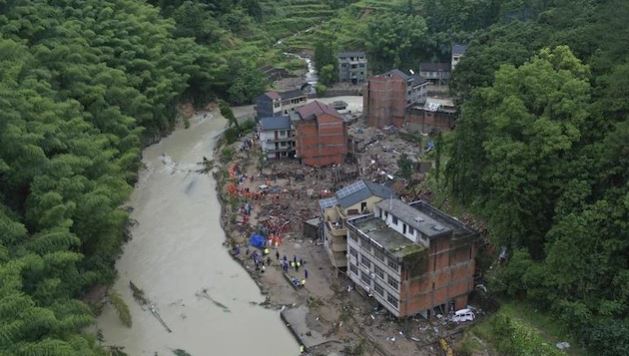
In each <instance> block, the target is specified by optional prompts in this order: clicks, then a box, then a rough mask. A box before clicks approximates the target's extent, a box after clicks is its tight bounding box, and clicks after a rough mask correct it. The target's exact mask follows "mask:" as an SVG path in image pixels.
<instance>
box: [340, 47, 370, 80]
mask: <svg viewBox="0 0 629 356" xmlns="http://www.w3.org/2000/svg"><path fill="white" fill-rule="evenodd" d="M337 60H338V63H339V81H340V82H350V83H352V84H360V83H362V82H364V81H365V80H366V79H367V55H366V54H365V52H362V51H349V52H340V53H339V54H338V55H337Z"/></svg>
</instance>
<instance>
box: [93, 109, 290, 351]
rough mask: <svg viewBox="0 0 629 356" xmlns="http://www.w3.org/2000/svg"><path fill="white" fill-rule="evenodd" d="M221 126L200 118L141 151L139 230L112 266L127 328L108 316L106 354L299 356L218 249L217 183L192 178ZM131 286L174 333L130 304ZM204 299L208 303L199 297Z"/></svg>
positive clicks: (135, 202) (136, 197)
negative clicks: (111, 349) (120, 350)
mask: <svg viewBox="0 0 629 356" xmlns="http://www.w3.org/2000/svg"><path fill="white" fill-rule="evenodd" d="M225 124H226V121H225V120H224V119H222V118H213V117H212V116H211V115H209V114H208V115H207V118H204V117H203V116H199V117H196V118H195V119H193V120H192V121H191V127H190V128H189V129H187V130H183V129H180V130H177V131H175V132H174V133H173V134H171V135H170V136H168V137H166V138H164V139H163V140H162V141H161V142H160V143H158V144H156V145H153V146H150V147H148V148H146V149H145V150H144V153H143V162H144V164H145V165H146V168H145V169H143V170H142V171H141V172H140V178H139V181H138V183H137V186H136V188H135V190H134V192H133V194H132V196H131V200H130V205H131V206H132V207H133V208H134V210H133V213H132V214H131V217H132V218H133V219H135V220H137V221H138V224H137V225H136V226H135V227H134V228H133V229H132V236H133V238H132V240H131V241H130V242H129V243H128V244H126V245H125V246H124V253H123V255H122V256H121V258H120V259H119V260H118V262H117V263H116V268H117V270H118V273H119V279H118V280H117V282H116V283H115V285H114V287H113V288H114V289H115V290H116V291H118V292H119V293H120V294H121V296H122V297H123V299H124V300H125V301H126V303H127V304H128V306H129V309H130V312H131V316H132V320H133V326H132V327H131V328H127V327H125V326H123V325H122V324H121V322H120V321H119V319H118V317H117V315H116V313H115V311H114V310H113V309H112V308H111V306H109V305H108V306H106V307H105V309H104V310H103V313H102V315H101V316H100V317H99V318H98V320H97V327H98V328H100V329H101V330H102V332H103V335H104V337H105V343H106V344H107V345H119V346H124V351H125V352H126V353H128V354H129V355H132V356H135V355H151V356H153V355H155V352H158V354H159V355H173V351H172V350H174V349H178V348H179V349H183V350H185V351H187V352H188V353H190V354H192V355H193V356H204V355H218V356H220V355H247V356H248V355H256V356H260V355H262V356H265V355H269V356H278V355H279V356H283V355H286V356H293V355H297V354H298V353H299V351H298V350H299V345H298V344H297V343H296V341H295V340H294V338H293V337H292V335H291V334H290V333H289V331H288V329H287V328H286V327H285V326H284V325H283V323H282V321H281V320H280V316H279V312H278V311H272V310H268V309H265V308H263V307H260V306H258V305H255V304H257V303H260V302H262V301H263V300H264V298H263V296H262V295H261V294H260V292H259V289H258V287H257V286H256V284H255V283H254V281H253V280H252V279H251V278H250V277H249V276H248V275H247V273H246V272H245V271H244V270H243V269H242V267H241V266H240V265H238V264H237V263H236V262H234V261H233V260H232V259H231V258H230V257H229V255H228V253H227V251H226V250H225V248H224V247H223V246H222V243H223V241H224V240H225V234H224V232H223V230H222V229H221V227H220V225H219V217H220V205H219V202H218V200H217V197H216V192H215V181H214V179H213V178H212V177H211V176H209V175H206V174H200V173H196V172H195V170H196V169H197V168H199V167H198V165H197V162H200V161H201V160H202V158H203V156H205V157H207V158H211V157H212V149H213V146H214V143H215V140H216V138H217V136H218V135H219V134H220V133H221V132H222V131H223V129H224V128H225ZM130 280H131V281H133V282H134V283H135V284H136V285H137V286H138V287H139V288H141V289H143V290H144V293H145V296H146V297H147V298H148V299H149V300H150V301H151V302H152V303H154V304H155V306H156V308H157V310H158V311H159V314H160V315H161V317H162V319H163V320H164V322H165V323H166V324H167V325H168V327H169V328H170V329H172V333H169V332H168V331H167V330H166V329H165V327H164V326H162V325H161V324H160V322H159V321H158V320H157V319H156V318H155V317H154V316H153V314H151V312H150V311H149V310H148V309H146V308H145V310H143V308H142V307H140V305H139V304H138V303H137V302H136V301H135V300H134V299H133V297H132V293H131V290H130V289H129V281H130ZM203 289H207V294H208V295H209V297H210V298H211V300H210V299H208V298H206V297H198V296H196V294H197V293H199V292H201V291H202V290H203ZM252 302H255V303H252Z"/></svg>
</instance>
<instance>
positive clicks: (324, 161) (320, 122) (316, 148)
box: [293, 100, 349, 167]
mask: <svg viewBox="0 0 629 356" xmlns="http://www.w3.org/2000/svg"><path fill="white" fill-rule="evenodd" d="M296 113H297V117H298V119H297V120H295V121H293V125H294V127H295V143H296V147H295V148H296V156H295V157H297V158H299V160H300V161H301V162H302V163H304V164H306V165H309V166H314V167H323V166H329V165H332V164H340V163H343V161H344V160H345V156H346V155H347V152H348V146H349V136H348V135H347V126H346V124H345V120H343V117H342V116H341V115H340V114H339V113H338V112H337V111H336V110H334V109H333V108H331V107H330V106H328V105H326V104H323V103H321V102H319V101H316V100H315V101H313V102H311V103H309V104H307V105H305V106H302V107H300V108H298V109H297V110H296Z"/></svg>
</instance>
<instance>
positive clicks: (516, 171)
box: [446, 0, 629, 355]
mask: <svg viewBox="0 0 629 356" xmlns="http://www.w3.org/2000/svg"><path fill="white" fill-rule="evenodd" d="M530 3H531V6H529V7H527V8H526V10H527V11H522V12H520V14H524V15H526V16H524V17H521V16H516V17H514V16H509V17H505V18H502V19H499V20H498V21H497V23H496V24H494V25H492V26H491V27H489V28H488V29H487V30H485V31H482V32H481V33H479V34H478V35H477V36H475V38H474V39H473V41H471V45H470V48H469V50H468V52H467V54H466V56H465V58H464V59H463V60H462V62H461V63H460V64H459V65H458V66H457V68H456V70H455V72H454V80H453V82H452V83H451V89H452V90H453V92H454V94H455V96H456V98H457V100H458V101H459V103H460V104H461V114H460V117H459V119H458V122H457V129H456V130H455V133H454V140H453V148H452V152H451V159H450V161H449V162H448V165H447V171H446V173H447V175H448V178H449V187H450V188H451V190H452V193H453V195H454V197H456V199H457V200H459V201H460V202H462V203H464V205H465V206H467V207H468V208H469V209H470V210H472V211H474V212H475V213H477V214H478V215H479V216H480V217H482V219H484V220H485V221H486V222H487V224H488V231H489V234H490V236H491V240H492V242H493V243H494V244H495V245H496V246H506V247H508V248H509V250H510V252H511V253H510V254H511V256H510V261H509V262H508V264H506V266H503V267H500V268H498V269H497V270H496V271H494V273H493V274H491V279H490V282H491V283H490V286H491V288H490V289H491V290H492V291H493V292H494V293H498V294H503V295H507V296H509V297H511V298H515V299H517V300H526V301H527V302H529V303H532V304H533V305H535V306H537V307H539V308H541V309H542V310H547V311H549V312H550V313H552V315H553V316H554V317H555V318H556V319H557V320H560V321H561V322H562V323H563V324H564V325H566V327H567V328H570V330H572V332H573V333H574V334H576V336H577V337H578V339H579V340H581V341H582V342H583V343H584V344H585V345H586V346H587V347H588V348H589V350H590V351H591V352H592V353H593V354H597V355H626V354H628V353H629V319H628V318H627V316H628V313H629V160H628V157H629V116H628V109H629V107H628V104H627V103H628V101H627V98H628V97H629V48H628V47H627V44H628V42H627V41H628V39H629V26H628V25H627V23H628V22H627V21H628V20H629V3H627V2H626V1H622V0H608V1H589V0H579V1H563V0H557V1H543V2H530ZM536 4H537V5H536Z"/></svg>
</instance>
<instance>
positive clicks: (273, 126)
mask: <svg viewBox="0 0 629 356" xmlns="http://www.w3.org/2000/svg"><path fill="white" fill-rule="evenodd" d="M290 125H291V121H290V118H288V117H286V116H278V117H264V118H262V119H260V129H261V130H262V131H268V130H290Z"/></svg>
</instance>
